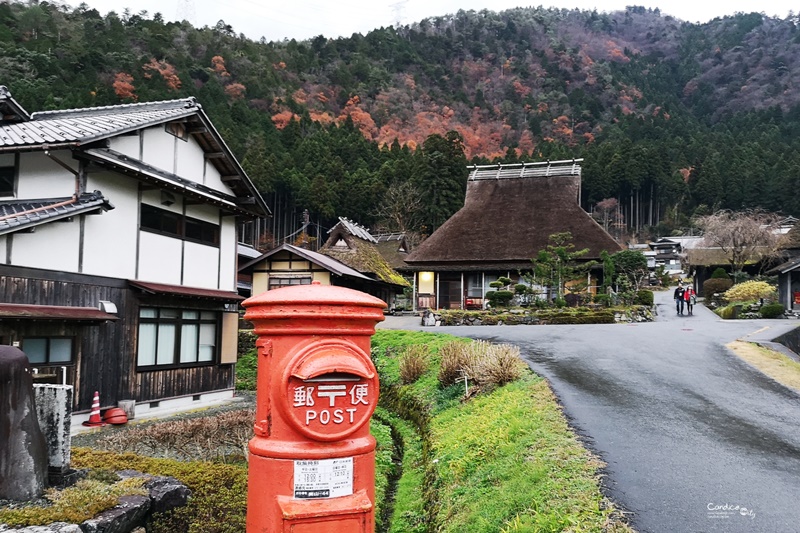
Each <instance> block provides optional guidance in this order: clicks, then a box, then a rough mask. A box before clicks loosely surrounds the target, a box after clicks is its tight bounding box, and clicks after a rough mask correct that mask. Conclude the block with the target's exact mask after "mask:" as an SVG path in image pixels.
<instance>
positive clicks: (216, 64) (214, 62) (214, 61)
mask: <svg viewBox="0 0 800 533" xmlns="http://www.w3.org/2000/svg"><path fill="white" fill-rule="evenodd" d="M211 68H212V69H213V70H214V72H215V73H216V74H218V75H220V76H222V77H223V78H227V77H228V76H230V73H229V72H228V69H227V68H225V58H223V57H222V56H214V57H212V58H211Z"/></svg>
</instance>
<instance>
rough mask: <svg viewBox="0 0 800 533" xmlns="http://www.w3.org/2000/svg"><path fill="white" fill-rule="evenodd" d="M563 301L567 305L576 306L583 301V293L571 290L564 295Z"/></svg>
mask: <svg viewBox="0 0 800 533" xmlns="http://www.w3.org/2000/svg"><path fill="white" fill-rule="evenodd" d="M564 301H565V302H566V303H567V305H568V306H569V307H578V306H579V305H581V303H582V302H583V295H581V294H576V293H573V292H571V293H569V294H565V295H564Z"/></svg>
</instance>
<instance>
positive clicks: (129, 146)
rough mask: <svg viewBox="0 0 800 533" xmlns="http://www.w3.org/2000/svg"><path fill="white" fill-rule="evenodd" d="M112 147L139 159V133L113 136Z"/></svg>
mask: <svg viewBox="0 0 800 533" xmlns="http://www.w3.org/2000/svg"><path fill="white" fill-rule="evenodd" d="M110 147H111V149H112V150H114V151H117V152H119V153H121V154H125V155H127V156H128V157H132V158H134V159H139V135H138V134H137V135H120V136H119V137H112V138H111V143H110Z"/></svg>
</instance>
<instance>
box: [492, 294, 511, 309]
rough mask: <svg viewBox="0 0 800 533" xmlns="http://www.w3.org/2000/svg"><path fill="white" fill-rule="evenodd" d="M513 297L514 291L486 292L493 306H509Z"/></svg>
mask: <svg viewBox="0 0 800 533" xmlns="http://www.w3.org/2000/svg"><path fill="white" fill-rule="evenodd" d="M513 297H514V293H513V292H511V291H489V292H487V293H486V298H487V299H488V300H489V305H491V306H492V307H507V306H508V303H509V302H510V301H511V299H512V298H513Z"/></svg>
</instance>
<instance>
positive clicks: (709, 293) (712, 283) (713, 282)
mask: <svg viewBox="0 0 800 533" xmlns="http://www.w3.org/2000/svg"><path fill="white" fill-rule="evenodd" d="M732 286H733V281H731V280H730V279H725V278H710V279H707V280H705V281H704V282H703V296H705V297H706V298H713V296H714V295H715V294H722V293H723V292H725V291H727V290H728V289H730V288H731V287H732Z"/></svg>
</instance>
